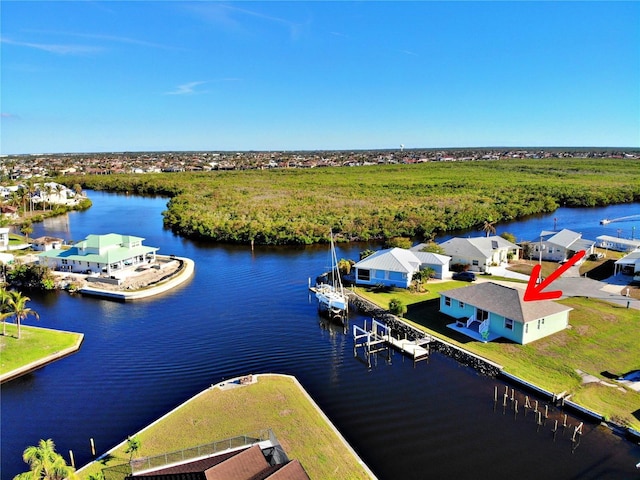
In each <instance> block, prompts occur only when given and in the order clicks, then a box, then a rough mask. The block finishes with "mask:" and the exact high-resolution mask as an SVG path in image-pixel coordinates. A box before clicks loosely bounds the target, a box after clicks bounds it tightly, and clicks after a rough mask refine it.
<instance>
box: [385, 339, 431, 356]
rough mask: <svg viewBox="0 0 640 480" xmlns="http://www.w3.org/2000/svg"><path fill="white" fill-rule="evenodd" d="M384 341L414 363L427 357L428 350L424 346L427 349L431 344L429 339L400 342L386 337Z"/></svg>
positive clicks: (400, 340)
mask: <svg viewBox="0 0 640 480" xmlns="http://www.w3.org/2000/svg"><path fill="white" fill-rule="evenodd" d="M384 340H385V341H386V342H387V343H388V344H389V345H391V346H392V347H393V348H395V349H396V350H399V351H401V352H402V353H404V354H405V355H408V356H409V357H411V358H413V360H414V361H416V362H417V361H418V360H423V359H424V358H426V357H427V356H429V350H428V348H425V345H426V346H427V347H428V345H429V343H431V339H430V338H423V339H420V340H407V339H404V340H402V339H399V338H395V337H393V336H391V335H386V336H385V337H384Z"/></svg>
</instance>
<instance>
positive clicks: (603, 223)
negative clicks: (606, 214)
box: [600, 218, 611, 225]
mask: <svg viewBox="0 0 640 480" xmlns="http://www.w3.org/2000/svg"><path fill="white" fill-rule="evenodd" d="M609 223H611V220H609V219H608V218H604V219H602V220H600V225H607V224H609Z"/></svg>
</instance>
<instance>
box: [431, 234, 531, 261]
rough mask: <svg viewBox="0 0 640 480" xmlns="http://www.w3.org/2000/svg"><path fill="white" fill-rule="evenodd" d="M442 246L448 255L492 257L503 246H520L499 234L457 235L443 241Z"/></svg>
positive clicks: (508, 247) (514, 247)
mask: <svg viewBox="0 0 640 480" xmlns="http://www.w3.org/2000/svg"><path fill="white" fill-rule="evenodd" d="M440 246H441V247H442V248H443V249H444V251H445V252H446V253H447V255H450V256H456V255H457V256H460V257H471V258H474V257H475V258H490V257H491V256H492V255H493V252H494V251H495V250H498V249H501V248H507V249H509V250H517V249H519V248H520V247H518V246H517V245H516V244H514V243H511V242H510V241H508V240H505V239H504V238H502V237H501V236H499V235H494V236H492V237H472V238H461V237H455V238H452V239H450V240H447V241H446V242H443V243H441V244H440Z"/></svg>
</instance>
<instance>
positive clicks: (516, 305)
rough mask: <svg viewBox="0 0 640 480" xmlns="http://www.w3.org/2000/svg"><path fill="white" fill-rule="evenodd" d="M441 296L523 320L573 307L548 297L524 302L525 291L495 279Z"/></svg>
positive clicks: (445, 292)
mask: <svg viewBox="0 0 640 480" xmlns="http://www.w3.org/2000/svg"><path fill="white" fill-rule="evenodd" d="M440 295H442V296H446V297H449V298H453V299H454V300H459V301H461V302H464V303H466V304H468V305H473V306H474V307H477V308H480V309H482V310H486V311H487V312H492V313H497V314H498V315H502V316H503V317H506V318H510V319H512V320H515V321H516V322H520V323H527V322H531V321H534V320H537V319H539V318H543V317H546V316H549V315H553V314H555V313H560V312H567V311H569V310H572V308H571V307H565V306H564V305H560V304H559V303H555V302H552V301H549V300H535V301H531V302H525V301H524V290H522V289H519V288H514V287H506V286H504V285H499V284H497V283H493V282H483V283H479V284H477V285H471V286H469V287H465V288H456V289H453V290H446V291H443V292H440Z"/></svg>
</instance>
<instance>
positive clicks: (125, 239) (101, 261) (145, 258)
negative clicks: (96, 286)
mask: <svg viewBox="0 0 640 480" xmlns="http://www.w3.org/2000/svg"><path fill="white" fill-rule="evenodd" d="M143 240H144V238H140V237H134V236H133V235H120V234H117V233H109V234H106V235H89V236H87V238H85V239H84V240H82V241H81V242H78V243H76V244H75V245H74V246H73V247H71V248H69V249H66V250H62V249H55V250H49V251H46V252H42V253H41V254H40V255H39V256H38V261H39V263H40V264H41V265H46V266H48V267H50V268H52V269H53V270H57V271H62V272H73V273H85V274H86V273H99V274H100V273H102V274H106V275H109V276H110V275H113V274H115V273H116V272H119V271H122V270H127V269H134V268H137V267H138V266H140V265H145V264H150V263H153V262H155V260H156V252H157V251H158V248H156V247H148V246H146V245H143V244H142V242H143Z"/></svg>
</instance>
